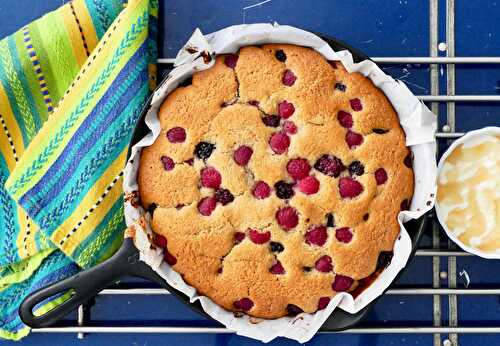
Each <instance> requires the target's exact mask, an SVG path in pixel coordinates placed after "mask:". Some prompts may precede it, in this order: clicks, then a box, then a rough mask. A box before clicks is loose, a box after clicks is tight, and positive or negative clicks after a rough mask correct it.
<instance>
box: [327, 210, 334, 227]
mask: <svg viewBox="0 0 500 346" xmlns="http://www.w3.org/2000/svg"><path fill="white" fill-rule="evenodd" d="M326 227H335V218H334V217H333V214H332V213H328V214H326Z"/></svg>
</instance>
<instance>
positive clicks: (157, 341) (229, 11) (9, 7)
mask: <svg viewBox="0 0 500 346" xmlns="http://www.w3.org/2000/svg"><path fill="white" fill-rule="evenodd" d="M160 1H161V5H162V7H161V14H160V28H159V32H160V33H161V34H160V42H159V45H160V56H161V57H174V56H175V55H176V52H177V50H178V49H179V48H180V47H181V46H182V45H183V43H184V42H185V41H186V39H187V38H188V37H189V36H190V35H191V33H192V31H193V30H194V29H195V28H196V27H199V28H200V29H201V30H202V31H203V32H205V33H208V32H211V31H214V30H218V29H221V28H223V27H225V26H228V25H233V24H241V23H243V22H245V23H256V22H274V21H276V22H278V23H281V24H290V25H294V26H297V27H301V28H304V29H307V30H310V31H314V32H318V33H324V34H327V35H330V36H335V37H337V38H340V39H342V40H344V41H346V42H349V43H350V44H351V45H353V46H355V47H357V48H359V49H361V50H362V51H364V52H365V53H367V54H368V55H370V56H428V55H429V1H427V0H384V1H380V0H370V1H368V0H349V1H347V0H345V1H339V0H335V1H333V0H329V1H326V0H325V1H306V0H303V1H298V0H293V1H286V0H272V1H269V2H267V3H265V4H262V5H261V6H257V7H253V8H250V9H247V10H245V9H244V7H247V6H250V5H253V4H255V3H258V2H259V0H244V1H243V0H205V1H204V0H160ZM438 1H439V42H444V41H445V38H446V31H445V30H446V22H445V18H446V17H445V14H446V8H445V7H446V1H445V0H438ZM65 2H67V1H61V0H0V37H3V36H5V35H8V34H9V33H12V32H14V31H15V30H17V29H18V28H20V27H21V26H22V25H24V24H26V23H28V22H29V21H31V20H33V19H36V18H37V17H39V16H41V15H42V14H43V13H45V12H47V11H49V10H52V9H55V8H57V7H58V6H60V5H61V4H62V3H65ZM499 18H500V6H499V5H498V4H497V2H494V1H491V0H480V1H457V2H456V24H455V25H456V30H455V34H456V55H457V56H495V55H496V56H499V55H500V32H499V29H498V28H499V25H498V24H499ZM440 54H441V55H444V53H440ZM499 68H500V65H457V68H456V70H457V72H456V74H457V75H456V81H457V87H456V92H457V94H498V93H499V92H500V82H499V80H500V70H499ZM384 69H385V71H386V72H387V73H388V74H390V75H392V76H393V77H395V78H399V79H401V80H403V81H405V82H407V84H408V86H409V87H410V88H411V89H412V90H413V91H414V93H415V94H419V95H426V94H429V93H430V73H429V66H428V65H411V66H407V65H391V66H388V65H384ZM443 69H444V70H443V72H444V73H440V74H439V75H440V90H441V93H443V91H444V92H445V91H446V89H445V87H446V67H445V66H443ZM440 113H441V114H440V119H441V120H440V121H441V125H442V124H444V123H445V119H446V108H445V104H444V103H443V104H441V106H440ZM456 118H457V131H467V130H471V129H475V128H479V127H483V126H486V125H497V126H500V108H499V104H498V103H457V105H456ZM429 234H430V232H428V235H426V236H425V237H424V239H423V242H422V246H425V247H430V244H431V243H430V236H429ZM441 238H442V239H443V245H446V240H445V236H444V233H443V236H442V237H441ZM446 262H447V261H446V260H445V259H442V260H441V267H442V268H441V269H442V270H446V269H447V268H446ZM499 269H500V264H499V263H498V262H497V261H485V260H480V259H478V258H470V257H468V258H463V257H462V258H460V257H459V258H458V259H457V271H458V272H459V271H461V270H467V272H468V273H469V275H470V278H471V287H489V286H491V287H494V286H495V284H496V287H499V286H500V279H499V278H497V275H495V273H496V272H498V270H499ZM431 284H432V263H431V258H430V257H416V258H414V260H413V261H412V263H411V264H410V268H409V270H408V271H407V272H406V273H405V274H404V275H403V277H401V279H400V280H399V281H398V283H397V286H399V287H431ZM441 284H442V286H443V287H446V284H447V280H442V282H441ZM461 285H463V283H461V282H460V280H459V286H461ZM441 302H442V303H441V305H442V306H441V308H442V323H443V325H446V324H447V323H448V321H447V319H448V312H447V308H448V306H447V304H448V300H447V299H446V296H443V298H442V299H441ZM458 309H459V324H460V325H468V326H473V325H492V326H493V325H498V323H499V320H500V302H499V299H498V297H496V296H460V297H459V301H458ZM71 318H73V319H74V316H70V319H71ZM110 321H111V322H110ZM432 321H433V310H432V296H395V295H391V296H384V297H382V298H381V299H380V301H379V302H378V303H377V304H376V306H375V308H374V309H373V310H372V311H371V313H370V316H369V318H368V319H367V321H366V322H365V325H367V326H369V325H372V326H373V325H376V326H431V325H432ZM92 323H93V324H95V325H104V324H106V325H110V323H111V324H114V325H120V324H127V325H178V326H182V325H197V326H212V325H213V323H212V322H210V321H208V320H205V319H203V318H201V317H200V316H198V315H196V314H195V313H193V312H192V311H191V310H189V309H188V308H186V307H185V306H183V305H181V304H180V303H179V302H177V301H176V300H175V298H173V297H169V296H150V297H146V296H100V297H98V298H97V300H96V305H95V306H94V307H93V308H92ZM446 337H447V335H442V339H443V340H444V339H445V338H446ZM0 344H10V343H5V342H3V343H2V341H0ZM18 344H19V345H39V346H42V345H50V346H53V345H81V346H89V345H118V344H119V345H177V344H178V345H184V344H190V345H192V346H195V345H250V344H255V342H253V341H252V340H249V339H246V338H243V337H239V336H235V335H213V334H210V335H187V334H175V335H168V334H162V335H144V334H142V335H141V334H136V335H134V334H128V335H123V334H115V335H109V334H108V335H107V334H91V335H86V336H85V338H84V339H83V340H77V338H76V335H75V334H62V335H60V334H57V335H56V334H32V335H30V336H28V337H27V338H25V339H24V340H23V341H22V342H21V343H18ZM271 344H272V345H289V344H296V343H295V342H292V341H288V340H285V339H280V340H276V341H274V342H272V343H271ZM309 344H311V345H401V344H405V345H432V344H433V336H432V335H404V334H402V335H401V334H400V335H387V334H383V335H348V334H330V335H317V336H316V337H315V338H314V339H313V340H311V342H310V343H309ZM459 344H460V345H467V346H468V345H487V344H492V345H495V344H500V336H495V335H479V336H478V335H460V336H459Z"/></svg>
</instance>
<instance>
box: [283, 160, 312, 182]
mask: <svg viewBox="0 0 500 346" xmlns="http://www.w3.org/2000/svg"><path fill="white" fill-rule="evenodd" d="M286 170H287V172H288V174H290V176H291V177H292V178H293V179H295V180H300V179H303V178H305V177H307V176H308V175H309V171H310V170H311V165H309V162H307V160H306V159H292V160H290V161H288V163H287V165H286Z"/></svg>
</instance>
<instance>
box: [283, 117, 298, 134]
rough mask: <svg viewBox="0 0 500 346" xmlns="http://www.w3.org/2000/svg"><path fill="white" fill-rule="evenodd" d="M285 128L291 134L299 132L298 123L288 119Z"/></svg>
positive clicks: (284, 124)
mask: <svg viewBox="0 0 500 346" xmlns="http://www.w3.org/2000/svg"><path fill="white" fill-rule="evenodd" d="M283 130H284V131H285V132H286V133H288V134H291V135H294V134H296V133H297V125H295V123H294V122H293V121H290V120H287V121H285V122H284V123H283Z"/></svg>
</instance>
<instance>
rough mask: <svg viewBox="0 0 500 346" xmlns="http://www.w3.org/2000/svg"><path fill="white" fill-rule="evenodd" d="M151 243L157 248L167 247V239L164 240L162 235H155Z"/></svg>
mask: <svg viewBox="0 0 500 346" xmlns="http://www.w3.org/2000/svg"><path fill="white" fill-rule="evenodd" d="M153 243H154V244H155V245H156V246H158V247H161V248H166V247H167V238H165V237H164V236H162V235H159V234H155V236H154V239H153Z"/></svg>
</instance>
